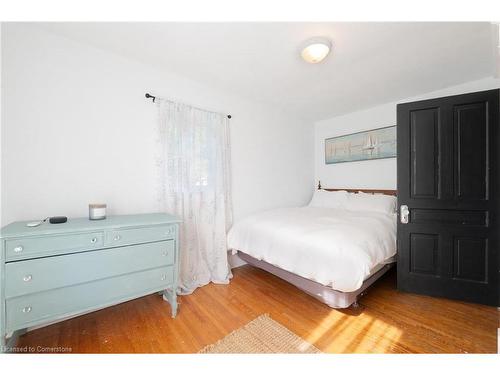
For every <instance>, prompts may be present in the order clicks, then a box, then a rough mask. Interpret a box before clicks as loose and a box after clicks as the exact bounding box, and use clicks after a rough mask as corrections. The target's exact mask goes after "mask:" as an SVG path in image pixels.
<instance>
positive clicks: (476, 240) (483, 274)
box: [453, 236, 488, 283]
mask: <svg viewBox="0 0 500 375" xmlns="http://www.w3.org/2000/svg"><path fill="white" fill-rule="evenodd" d="M453 245H454V246H453V265H454V267H453V277H454V278H455V279H462V280H466V281H475V282H480V283H486V282H488V267H487V266H488V239H486V238H480V237H461V236H457V237H455V238H454V243H453Z"/></svg>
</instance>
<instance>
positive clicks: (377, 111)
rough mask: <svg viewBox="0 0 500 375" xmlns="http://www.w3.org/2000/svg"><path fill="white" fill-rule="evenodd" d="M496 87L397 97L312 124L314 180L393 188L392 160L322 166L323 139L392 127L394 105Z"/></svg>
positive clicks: (482, 84)
mask: <svg viewBox="0 0 500 375" xmlns="http://www.w3.org/2000/svg"><path fill="white" fill-rule="evenodd" d="M499 87H500V79H498V78H492V77H489V78H485V79H481V80H478V81H473V82H467V83H464V84H462V85H458V86H452V87H449V88H446V89H443V90H438V91H433V92H430V93H426V94H424V95H420V96H416V97H412V98H401V100H398V101H395V102H392V103H387V104H383V105H380V106H377V107H373V108H368V109H364V110H360V111H358V112H353V113H349V114H346V115H342V116H338V117H334V118H331V119H327V120H323V121H318V122H317V123H316V124H315V180H316V183H317V181H318V180H321V184H322V185H323V187H335V188H375V189H376V188H379V189H396V159H395V158H393V159H379V160H367V161H359V162H349V163H340V164H328V165H326V164H325V139H326V138H330V137H336V136H339V135H344V134H350V133H354V132H358V131H363V130H370V129H374V128H380V127H383V126H390V125H396V105H397V104H398V103H403V102H411V101H415V100H421V99H427V98H436V97H440V96H446V95H455V94H461V93H466V92H474V91H481V90H488V89H494V88H499Z"/></svg>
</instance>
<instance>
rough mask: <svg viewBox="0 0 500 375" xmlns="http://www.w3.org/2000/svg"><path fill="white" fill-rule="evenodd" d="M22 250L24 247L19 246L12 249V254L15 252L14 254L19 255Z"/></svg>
mask: <svg viewBox="0 0 500 375" xmlns="http://www.w3.org/2000/svg"><path fill="white" fill-rule="evenodd" d="M23 250H24V247H22V246H21V245H19V246H16V247H15V248H14V252H15V253H20V252H21V251H23Z"/></svg>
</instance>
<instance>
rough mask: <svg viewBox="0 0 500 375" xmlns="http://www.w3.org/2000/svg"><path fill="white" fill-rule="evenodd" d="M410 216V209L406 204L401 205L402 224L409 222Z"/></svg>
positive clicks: (400, 217)
mask: <svg viewBox="0 0 500 375" xmlns="http://www.w3.org/2000/svg"><path fill="white" fill-rule="evenodd" d="M409 218H410V209H409V208H408V206H407V205H406V204H403V205H401V208H400V209H399V219H400V220H401V224H408V221H409Z"/></svg>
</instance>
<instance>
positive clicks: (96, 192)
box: [1, 23, 313, 225]
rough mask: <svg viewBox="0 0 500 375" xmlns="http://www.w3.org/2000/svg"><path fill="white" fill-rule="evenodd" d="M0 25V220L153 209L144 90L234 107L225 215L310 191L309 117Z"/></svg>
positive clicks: (150, 130)
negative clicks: (98, 205) (229, 205)
mask: <svg viewBox="0 0 500 375" xmlns="http://www.w3.org/2000/svg"><path fill="white" fill-rule="evenodd" d="M2 27H3V29H2V42H3V54H2V82H3V87H2V106H3V110H2V150H1V153H2V163H1V165H2V185H1V187H2V213H1V218H2V223H3V225H5V224H7V223H9V222H11V221H15V220H31V219H38V218H44V217H46V216H52V215H66V216H86V215H87V214H88V208H87V207H88V203H90V202H106V203H107V204H108V212H109V214H128V213H140V212H152V211H156V210H157V204H156V199H157V196H156V191H155V183H156V174H155V165H154V150H155V145H156V143H155V141H156V138H155V127H156V107H155V106H154V105H153V104H152V103H151V101H150V100H146V99H145V98H144V93H145V92H151V93H153V94H156V95H159V96H163V97H167V98H172V99H177V100H180V101H183V102H186V103H189V104H192V105H195V106H198V107H202V108H207V109H212V110H219V111H224V112H227V113H230V114H231V115H232V116H233V119H232V121H231V141H232V173H233V203H234V216H235V219H238V218H240V217H242V216H245V215H247V214H249V213H251V212H254V211H258V210H262V209H267V208H272V207H277V206H289V205H298V204H303V203H305V202H306V201H307V200H308V199H309V198H310V195H311V193H312V186H313V150H312V147H311V144H312V142H313V128H312V126H311V124H307V123H305V122H304V121H301V120H299V119H296V118H291V117H288V116H287V115H286V114H284V113H279V112H275V111H274V110H273V109H271V108H264V107H262V106H260V105H258V104H254V103H250V102H248V101H245V100H243V99H240V98H236V97H234V96H232V95H229V94H227V93H221V92H217V91H214V90H211V89H209V88H207V87H205V86H202V85H199V84H197V83H196V82H193V81H190V80H188V79H185V78H183V77H180V76H178V75H175V74H173V73H170V72H166V71H159V70H156V69H155V68H152V67H150V66H148V65H143V64H141V63H138V62H134V61H131V60H128V59H125V58H122V57H121V56H118V55H114V54H111V53H108V52H107V51H104V50H99V49H95V48H93V47H90V46H87V45H84V44H80V43H78V42H75V41H72V40H69V39H66V38H63V37H60V36H58V35H55V34H51V33H49V32H47V31H45V30H41V29H38V28H37V27H34V26H32V25H29V24H5V23H4V24H3V25H2ZM200 63H203V62H200Z"/></svg>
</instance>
